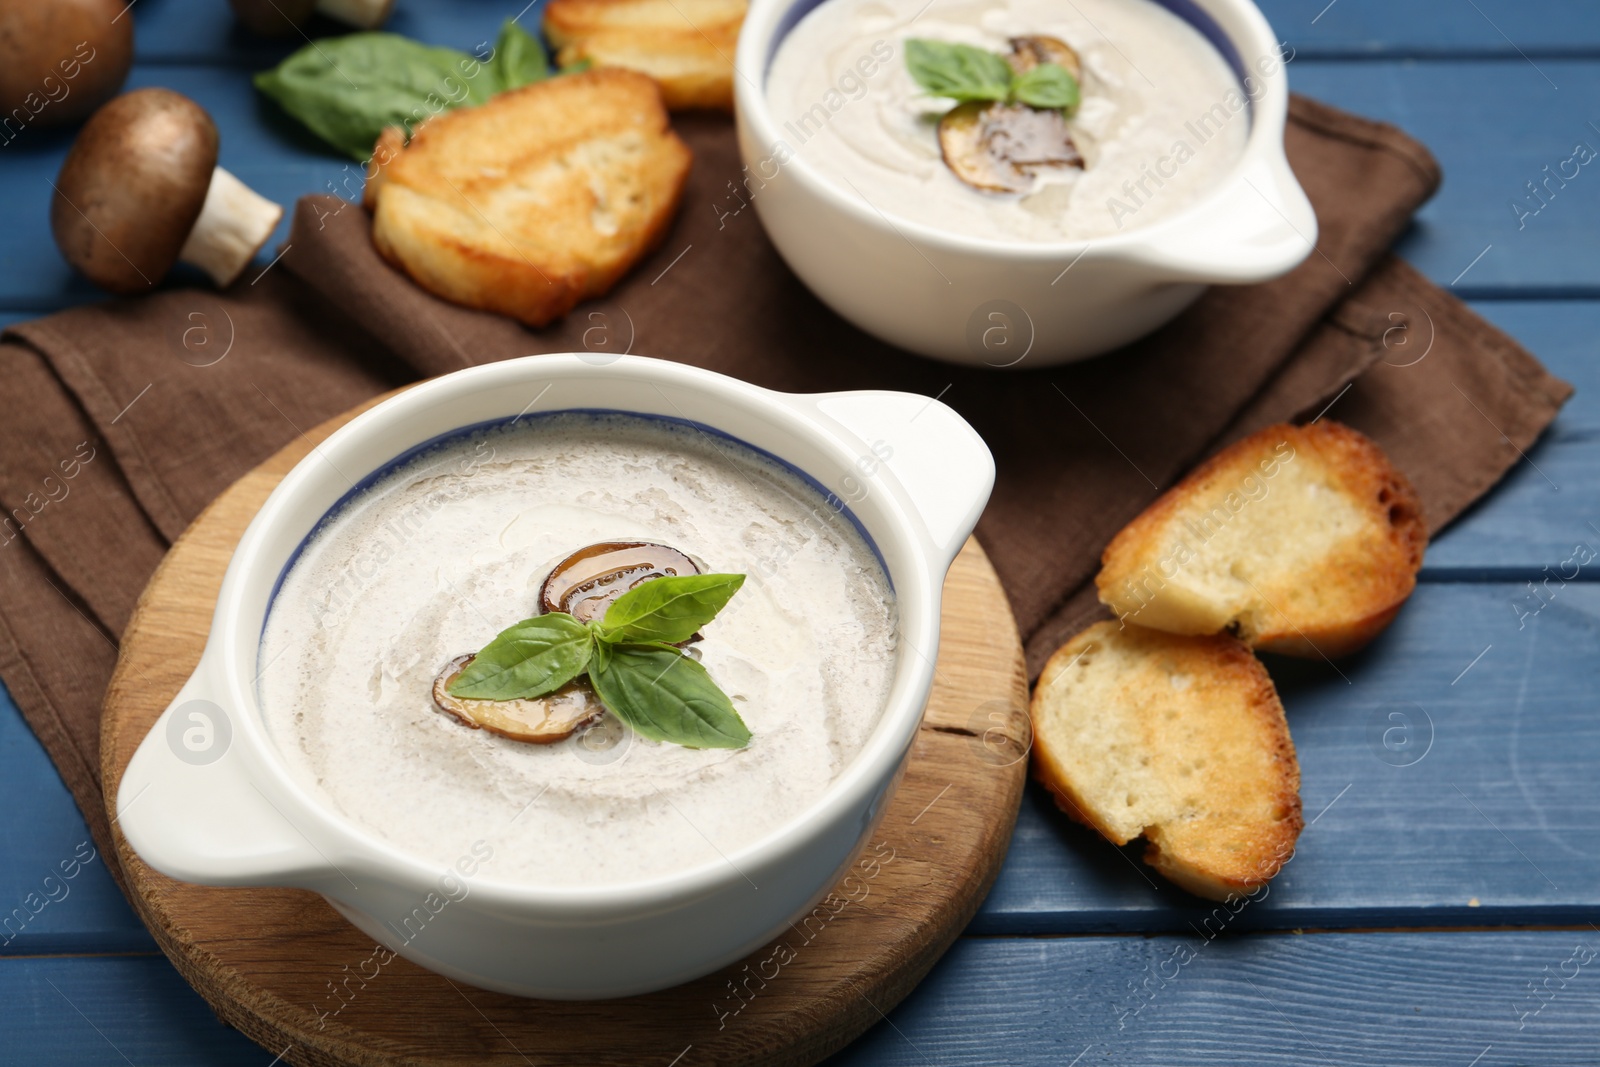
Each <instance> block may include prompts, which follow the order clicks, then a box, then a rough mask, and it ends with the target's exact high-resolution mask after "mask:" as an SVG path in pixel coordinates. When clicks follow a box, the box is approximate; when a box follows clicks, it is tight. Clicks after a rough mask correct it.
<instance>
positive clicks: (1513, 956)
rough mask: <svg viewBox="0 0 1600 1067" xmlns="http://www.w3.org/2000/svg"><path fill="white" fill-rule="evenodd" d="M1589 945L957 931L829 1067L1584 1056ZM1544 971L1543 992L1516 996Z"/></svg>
mask: <svg viewBox="0 0 1600 1067" xmlns="http://www.w3.org/2000/svg"><path fill="white" fill-rule="evenodd" d="M1579 946H1582V947H1581V948H1580V947H1579ZM1575 949H1576V950H1577V955H1576V956H1574V950H1575ZM1596 952H1600V934H1596V933H1595V931H1593V930H1590V929H1587V928H1586V929H1585V930H1584V931H1583V932H1582V933H1560V932H1549V933H1531V932H1518V933H1486V932H1479V933H1452V934H1338V935H1310V936H1303V937H1295V936H1273V937H1251V938H1233V939H1224V938H1218V939H1217V940H1214V941H1207V940H1206V939H1205V938H1203V937H1197V936H1190V937H1187V938H1165V937H1162V938H1153V939H1148V940H1147V939H1144V938H1066V939H1057V940H1047V941H1033V940H1014V939H1005V940H998V941H988V940H973V939H966V940H963V941H962V942H961V943H960V944H958V945H957V946H956V948H955V949H954V950H953V951H952V952H951V953H950V955H949V956H948V957H946V959H945V961H944V962H943V963H942V964H940V966H939V967H938V969H936V970H935V971H934V973H933V974H932V975H931V976H930V977H929V978H928V980H927V981H926V982H924V983H923V985H922V986H921V987H920V988H919V989H918V990H917V991H916V993H914V994H913V995H912V996H911V997H909V998H907V1000H906V1001H905V1003H903V1004H902V1005H901V1006H900V1007H899V1008H898V1009H897V1010H895V1011H894V1012H891V1013H890V1015H889V1024H886V1025H880V1026H878V1027H876V1028H875V1029H873V1030H872V1031H869V1032H868V1033H867V1034H866V1035H865V1036H864V1037H862V1038H861V1040H859V1041H857V1042H856V1043H855V1044H854V1045H852V1046H851V1047H850V1048H849V1049H848V1050H847V1051H846V1052H845V1053H843V1054H841V1055H840V1056H838V1057H836V1058H834V1059H832V1060H830V1061H828V1062H829V1064H830V1067H855V1065H857V1064H860V1065H863V1067H864V1065H867V1064H871V1065H873V1067H926V1065H927V1064H930V1063H938V1064H940V1065H941V1067H960V1065H968V1064H970V1065H973V1067H978V1065H983V1067H990V1065H993V1064H996V1063H1007V1064H1040V1065H1043V1064H1049V1065H1050V1067H1073V1065H1077V1064H1081V1065H1083V1067H1088V1065H1090V1064H1094V1065H1100V1064H1117V1065H1118V1067H1143V1065H1155V1064H1162V1065H1169V1064H1186V1065H1191V1067H1193V1065H1200V1064H1218V1065H1237V1064H1254V1065H1260V1067H1279V1065H1289V1064H1295V1065H1305V1064H1317V1065H1322V1067H1334V1065H1339V1067H1344V1065H1347V1064H1348V1065H1358V1064H1359V1065H1369V1064H1384V1065H1386V1067H1408V1065H1417V1067H1420V1065H1423V1064H1427V1065H1430V1067H1437V1065H1441V1064H1450V1065H1455V1067H1503V1065H1506V1064H1515V1063H1538V1064H1544V1065H1550V1067H1555V1065H1560V1064H1573V1065H1577V1064H1592V1063H1594V1061H1595V1055H1594V1019H1595V1017H1596V1012H1597V1011H1600V980H1597V978H1596V974H1595V973H1594V972H1595V971H1596V969H1597V968H1600V959H1597V958H1596V955H1595V954H1596ZM1584 959H1588V960H1589V962H1588V963H1586V964H1585V963H1580V962H1579V961H1581V960H1584ZM1569 961H1570V962H1569ZM1547 968H1548V970H1546V969H1547ZM1563 970H1564V971H1565V972H1569V973H1568V975H1566V976H1564V975H1563V974H1562V973H1561V972H1562V971H1563ZM1547 979H1548V983H1549V986H1548V988H1549V992H1546V993H1543V997H1544V999H1543V1000H1540V999H1537V998H1536V997H1535V996H1534V995H1532V994H1530V993H1529V991H1528V985H1529V983H1542V982H1545V981H1546V980H1547ZM1540 1006H1542V1009H1543V1010H1541V1011H1540V1012H1539V1013H1538V1014H1537V1015H1533V1014H1531V1012H1532V1011H1533V1010H1534V1009H1535V1008H1536V1007H1540ZM1523 1012H1528V1013H1530V1014H1528V1015H1526V1016H1524V1015H1522V1014H1521V1013H1523ZM1519 1027H1520V1029H1519ZM691 1062H692V1061H690V1060H689V1059H688V1058H687V1057H686V1058H685V1061H684V1063H685V1067H687V1065H688V1064H689V1063H691Z"/></svg>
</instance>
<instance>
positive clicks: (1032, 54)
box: [1006, 36, 1083, 81]
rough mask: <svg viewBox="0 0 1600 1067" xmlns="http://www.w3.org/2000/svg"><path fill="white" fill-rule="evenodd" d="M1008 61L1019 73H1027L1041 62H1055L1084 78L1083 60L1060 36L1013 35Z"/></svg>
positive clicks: (1069, 72)
mask: <svg viewBox="0 0 1600 1067" xmlns="http://www.w3.org/2000/svg"><path fill="white" fill-rule="evenodd" d="M1006 62H1007V63H1010V64H1011V69H1012V70H1014V71H1016V72H1017V73H1018V74H1026V73H1027V72H1028V71H1030V70H1032V69H1033V68H1034V67H1037V66H1038V65H1039V64H1040V63H1054V64H1055V65H1056V66H1058V67H1061V68H1062V69H1063V70H1065V71H1066V72H1067V73H1068V74H1070V75H1072V76H1073V77H1074V78H1076V79H1078V80H1079V81H1082V80H1083V62H1082V60H1080V59H1079V58H1078V53H1077V52H1075V51H1073V49H1072V46H1071V45H1070V44H1068V43H1067V42H1065V41H1063V40H1062V39H1061V38H1059V37H1044V36H1037V37H1013V38H1011V54H1010V55H1008V56H1006Z"/></svg>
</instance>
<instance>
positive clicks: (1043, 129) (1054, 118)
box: [939, 101, 1083, 193]
mask: <svg viewBox="0 0 1600 1067" xmlns="http://www.w3.org/2000/svg"><path fill="white" fill-rule="evenodd" d="M939 148H940V151H942V152H943V154H944V161H945V164H946V165H947V166H949V168H950V169H951V170H952V171H954V172H955V175H956V177H957V178H960V179H961V180H962V181H964V182H966V183H967V184H968V185H970V186H972V187H973V188H974V189H984V190H987V191H989V192H995V193H1023V192H1027V191H1028V190H1029V189H1031V188H1033V183H1034V179H1035V177H1036V176H1037V175H1038V173H1039V172H1040V171H1043V170H1053V169H1061V168H1065V167H1078V168H1080V169H1081V168H1082V167H1083V156H1081V155H1080V154H1079V153H1078V149H1077V146H1076V145H1074V144H1073V143H1072V135H1071V133H1069V132H1068V130H1067V121H1066V119H1064V118H1062V116H1061V112H1059V111H1056V110H1054V109H1049V110H1040V109H1038V108H1031V107H1027V106H1026V105H1023V104H993V103H984V102H981V101H972V102H970V103H966V104H962V105H960V106H959V107H957V108H955V109H954V110H952V111H951V112H950V113H949V114H947V115H945V117H944V118H943V119H942V120H940V122H939Z"/></svg>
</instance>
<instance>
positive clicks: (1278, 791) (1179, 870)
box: [1031, 621, 1302, 900]
mask: <svg viewBox="0 0 1600 1067" xmlns="http://www.w3.org/2000/svg"><path fill="white" fill-rule="evenodd" d="M1031 715H1032V719H1033V774H1034V777H1036V778H1037V779H1038V780H1039V781H1040V782H1041V783H1043V784H1044V786H1045V788H1046V789H1048V790H1050V792H1051V793H1052V794H1054V796H1055V798H1056V804H1057V805H1058V806H1059V807H1060V808H1061V809H1062V810H1063V811H1065V812H1066V813H1067V814H1068V815H1069V816H1071V817H1072V818H1074V819H1076V820H1077V821H1079V822H1081V823H1084V824H1085V825H1087V826H1089V827H1091V828H1093V829H1094V830H1097V831H1098V832H1099V833H1100V834H1101V835H1102V836H1104V837H1105V838H1106V839H1107V840H1108V841H1111V842H1112V843H1114V844H1117V845H1125V844H1127V843H1128V842H1129V841H1132V840H1133V839H1134V838H1136V837H1140V836H1142V837H1144V839H1145V840H1146V841H1147V842H1148V846H1147V847H1146V849H1145V854H1144V859H1145V862H1146V863H1148V864H1150V865H1151V866H1152V867H1154V868H1155V869H1156V870H1157V871H1159V872H1161V874H1162V875H1164V876H1165V877H1167V878H1168V879H1170V880H1171V881H1173V882H1176V883H1177V884H1178V885H1180V886H1182V887H1183V888H1184V889H1187V890H1188V891H1189V892H1191V893H1194V894H1196V895H1198V896H1202V897H1208V898H1210V899H1213V900H1227V899H1229V898H1230V897H1233V896H1235V895H1237V894H1241V893H1248V892H1250V891H1252V890H1254V889H1256V888H1257V887H1259V886H1261V885H1264V884H1265V883H1266V882H1267V880H1268V879H1270V878H1271V877H1272V876H1273V875H1275V874H1277V873H1278V870H1279V869H1280V868H1281V867H1282V866H1283V865H1284V863H1286V862H1288V860H1289V857H1290V856H1292V855H1293V854H1294V844H1295V840H1296V839H1297V838H1298V837H1299V836H1300V829H1301V826H1302V820H1301V816H1300V764H1299V762H1298V761H1297V760H1296V759H1295V753H1294V743H1293V742H1292V741H1291V740H1290V739H1289V726H1288V724H1287V723H1286V722H1285V721H1284V717H1283V705H1282V704H1280V703H1279V702H1278V694H1277V691H1276V690H1275V689H1274V688H1273V686H1272V680H1271V679H1270V678H1268V677H1267V672H1266V670H1265V668H1263V667H1262V666H1261V663H1260V661H1258V660H1257V659H1256V658H1255V656H1254V655H1252V654H1251V652H1250V650H1249V649H1248V648H1246V647H1245V646H1244V645H1243V644H1241V643H1240V642H1239V641H1236V640H1234V639H1233V638H1231V637H1227V636H1216V637H1183V636H1178V635H1175V634H1167V633H1162V632H1160V631H1159V630H1146V629H1143V628H1142V627H1138V626H1126V627H1120V626H1119V624H1118V623H1116V622H1114V621H1110V622H1101V623H1096V624H1095V625H1093V626H1091V627H1089V628H1088V629H1087V630H1085V631H1083V632H1082V633H1080V634H1078V635H1077V636H1076V637H1074V638H1073V639H1072V640H1070V641H1068V642H1067V643H1066V644H1065V645H1062V646H1061V648H1059V649H1057V650H1056V653H1055V655H1053V656H1051V657H1050V661H1049V662H1048V663H1046V664H1045V668H1044V673H1043V674H1042V675H1041V676H1040V678H1039V684H1038V686H1037V687H1036V688H1035V689H1034V693H1033V704H1032V707H1031Z"/></svg>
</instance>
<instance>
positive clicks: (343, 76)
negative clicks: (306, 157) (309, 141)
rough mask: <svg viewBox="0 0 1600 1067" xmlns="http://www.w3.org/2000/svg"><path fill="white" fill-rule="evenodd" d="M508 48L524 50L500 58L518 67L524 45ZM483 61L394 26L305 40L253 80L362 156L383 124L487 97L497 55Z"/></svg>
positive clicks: (409, 126)
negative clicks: (432, 44) (389, 29)
mask: <svg viewBox="0 0 1600 1067" xmlns="http://www.w3.org/2000/svg"><path fill="white" fill-rule="evenodd" d="M502 36H504V35H502ZM518 47H520V46H518ZM509 51H512V52H513V54H514V56H515V55H517V54H520V55H522V56H523V57H524V58H522V59H520V60H516V59H514V60H511V61H508V62H515V63H516V64H517V67H516V70H517V71H518V72H519V74H520V73H522V72H525V71H526V70H527V69H528V63H529V61H528V60H527V59H526V52H525V50H524V51H522V52H520V53H518V52H517V49H516V48H513V49H510V50H509ZM491 62H492V63H495V64H496V66H494V67H490V66H488V65H485V64H483V63H480V62H478V60H476V59H474V58H473V57H472V56H469V55H467V54H466V53H465V52H458V51H456V50H455V49H453V48H434V47H430V46H429V45H424V44H420V43H418V42H416V41H413V40H411V39H410V38H407V37H401V36H399V35H398V34H393V33H352V34H347V35H345V36H343V37H329V38H325V39H323V40H320V41H313V42H311V43H310V44H307V45H306V46H305V47H304V48H301V49H300V50H299V51H297V52H295V53H294V54H293V55H291V56H289V58H288V59H285V60H284V61H283V62H282V63H280V64H278V66H277V67H275V68H273V69H272V70H267V71H262V72H261V73H260V74H257V75H256V76H255V79H254V80H255V86H256V88H257V89H259V90H260V91H261V92H263V93H265V94H266V95H267V96H270V97H271V98H272V99H273V100H276V101H277V102H278V104H279V105H280V106H281V107H282V108H283V109H284V110H285V111H287V112H288V113H289V114H291V115H293V116H294V117H295V118H297V119H299V120H300V121H301V122H303V123H304V124H305V125H306V128H308V129H309V130H310V131H311V132H312V133H314V134H316V135H317V136H318V137H320V138H322V139H323V140H324V141H326V142H328V144H330V145H332V146H333V147H335V148H337V149H339V150H340V151H341V152H345V153H347V154H348V155H351V156H354V157H355V158H356V159H360V160H365V159H367V158H369V157H370V156H371V155H372V146H373V144H374V142H376V141H377V139H378V134H380V133H382V132H383V130H384V128H385V127H388V126H400V127H402V128H404V129H405V130H406V132H407V133H408V134H409V133H410V132H411V131H412V130H413V129H415V128H416V127H417V126H418V125H420V124H421V123H422V122H423V120H425V119H427V118H429V117H431V116H433V115H436V114H438V113H439V112H441V111H446V110H449V109H450V108H452V107H459V106H461V105H463V104H481V103H483V102H484V101H486V100H488V99H489V97H490V96H492V95H494V93H495V92H496V91H498V90H499V89H500V87H501V86H500V83H499V79H500V77H501V76H502V75H501V74H499V73H498V71H499V70H500V69H501V68H500V67H499V66H498V64H499V62H500V57H499V55H496V56H495V58H494V59H493V60H492V61H491ZM508 69H509V68H508Z"/></svg>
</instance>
